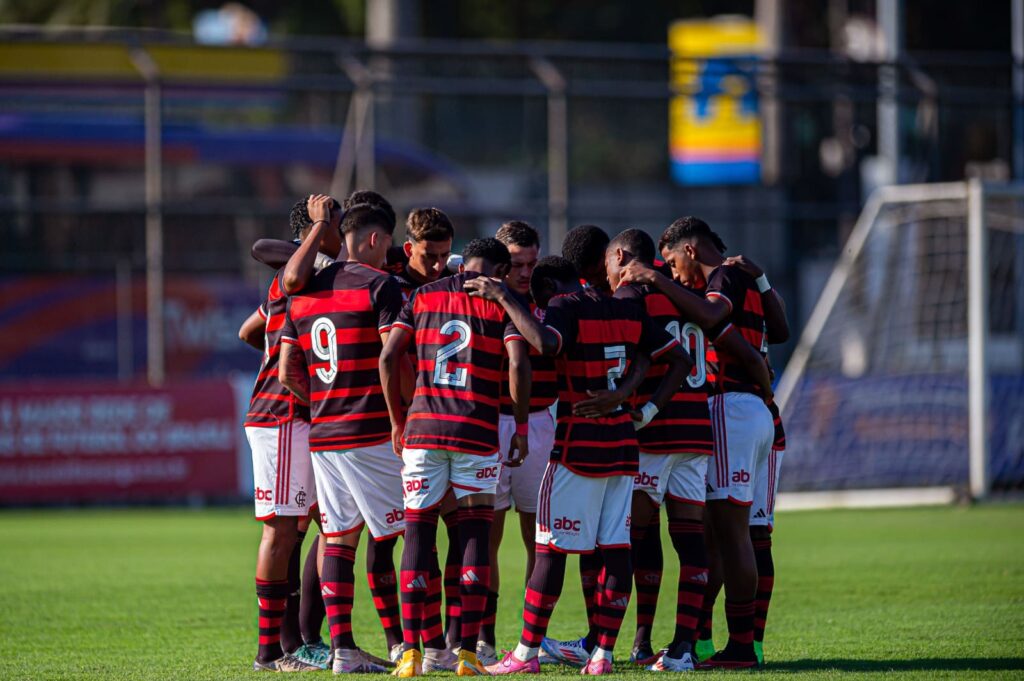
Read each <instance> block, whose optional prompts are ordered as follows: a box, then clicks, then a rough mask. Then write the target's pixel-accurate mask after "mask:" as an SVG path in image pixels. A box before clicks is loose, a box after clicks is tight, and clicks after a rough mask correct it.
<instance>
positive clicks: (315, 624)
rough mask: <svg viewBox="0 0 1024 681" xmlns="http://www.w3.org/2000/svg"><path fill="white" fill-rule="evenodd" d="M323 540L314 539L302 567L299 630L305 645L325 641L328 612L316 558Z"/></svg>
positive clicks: (318, 537)
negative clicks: (323, 629)
mask: <svg viewBox="0 0 1024 681" xmlns="http://www.w3.org/2000/svg"><path fill="white" fill-rule="evenodd" d="M321 541H323V538H322V537H321V536H320V535H317V536H316V537H314V538H313V542H312V544H310V546H309V551H308V552H307V553H306V562H305V564H304V565H303V566H302V598H301V599H300V600H299V629H300V630H301V632H302V640H303V642H305V643H319V642H320V641H322V640H323V637H322V636H321V634H320V630H321V629H322V628H323V626H324V619H325V618H326V617H327V610H326V609H325V608H324V597H323V596H321V595H320V573H319V572H318V571H317V566H316V557H317V553H318V552H319V550H320V542H321Z"/></svg>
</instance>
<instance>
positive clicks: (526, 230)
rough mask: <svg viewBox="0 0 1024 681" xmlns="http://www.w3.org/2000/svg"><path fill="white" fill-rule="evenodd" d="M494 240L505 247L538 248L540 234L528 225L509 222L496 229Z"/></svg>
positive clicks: (519, 221)
mask: <svg viewBox="0 0 1024 681" xmlns="http://www.w3.org/2000/svg"><path fill="white" fill-rule="evenodd" d="M494 238H495V239H497V240H498V241H500V242H501V243H503V244H505V245H506V246H519V247H520V248H529V247H530V246H537V247H538V248H539V247H540V234H538V233H537V230H535V229H534V228H533V227H531V226H530V225H529V223H526V222H523V221H522V220H509V221H508V222H506V223H505V224H503V225H502V226H501V227H499V228H498V232H497V233H496V234H495V235H494Z"/></svg>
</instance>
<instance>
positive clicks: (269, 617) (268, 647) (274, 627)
mask: <svg viewBox="0 0 1024 681" xmlns="http://www.w3.org/2000/svg"><path fill="white" fill-rule="evenodd" d="M256 603H257V605H258V607H259V621H258V626H259V649H258V650H257V652H256V659H257V660H259V661H260V662H271V661H273V660H276V659H278V658H279V657H281V655H283V654H284V651H282V650H281V620H282V619H284V610H285V607H286V606H287V603H288V580H287V579H281V580H277V581H268V580H264V579H259V578H257V579H256Z"/></svg>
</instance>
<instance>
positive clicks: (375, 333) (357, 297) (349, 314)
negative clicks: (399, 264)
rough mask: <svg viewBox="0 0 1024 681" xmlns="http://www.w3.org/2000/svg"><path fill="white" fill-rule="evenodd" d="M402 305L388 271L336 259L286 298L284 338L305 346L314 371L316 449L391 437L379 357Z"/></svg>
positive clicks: (312, 423)
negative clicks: (383, 340) (286, 309)
mask: <svg viewBox="0 0 1024 681" xmlns="http://www.w3.org/2000/svg"><path fill="white" fill-rule="evenodd" d="M401 309H402V291H401V290H400V289H399V287H398V283H397V282H395V280H394V279H392V278H391V277H390V276H388V274H387V273H386V272H382V271H380V270H376V269H374V268H372V267H369V266H368V265H363V264H361V263H354V262H341V263H335V264H334V265H331V266H330V267H328V268H326V269H324V270H323V271H322V272H321V273H320V274H318V275H316V276H315V277H313V279H312V280H310V282H309V285H308V286H307V287H306V288H304V289H303V290H302V291H301V292H299V293H297V294H295V295H293V296H291V297H290V298H289V299H288V311H287V314H286V316H285V321H284V329H283V331H282V342H284V343H292V344H295V345H298V346H299V347H301V348H302V350H303V352H304V353H305V357H306V367H307V369H308V370H309V401H310V411H311V414H310V416H311V418H310V428H309V448H310V450H312V451H327V450H347V449H356V448H358V447H368V446H370V445H376V444H381V443H383V442H387V441H388V440H389V439H390V438H391V419H390V417H389V415H388V407H387V403H386V402H385V401H384V389H383V388H382V387H381V383H380V371H379V368H378V362H379V361H380V352H381V349H382V347H383V346H382V344H381V338H380V335H381V334H382V333H385V332H387V331H390V330H391V325H392V324H393V323H394V321H395V319H397V318H398V315H399V313H400V312H401Z"/></svg>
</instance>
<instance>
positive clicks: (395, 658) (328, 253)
mask: <svg viewBox="0 0 1024 681" xmlns="http://www.w3.org/2000/svg"><path fill="white" fill-rule="evenodd" d="M290 222H291V227H292V231H293V235H294V237H295V241H294V242H290V243H289V242H283V241H276V240H261V241H260V242H257V244H256V245H255V246H254V249H253V252H254V256H255V257H257V258H258V259H260V260H262V261H263V262H265V263H266V264H268V265H271V266H273V267H277V268H279V269H278V271H277V273H276V275H275V276H274V279H273V281H272V283H271V285H270V287H269V291H268V292H267V296H266V299H265V301H264V302H263V304H262V305H261V306H260V308H259V309H258V310H257V311H256V312H254V313H253V315H252V316H251V317H250V318H249V319H248V320H246V322H245V323H244V324H243V326H242V328H241V330H240V332H239V335H240V337H241V338H242V339H243V340H245V341H246V342H248V343H249V344H251V345H253V346H254V347H257V348H259V349H261V350H263V351H264V355H263V363H262V365H261V367H260V372H259V374H258V376H257V380H256V384H255V387H254V389H253V396H252V401H251V403H250V407H249V412H248V414H247V417H246V423H245V430H246V435H247V437H248V440H249V443H250V446H251V448H252V456H253V473H254V483H255V498H256V502H255V503H256V517H257V519H258V520H260V521H262V522H263V524H264V525H263V528H264V529H263V537H262V540H261V543H260V547H259V552H258V556H257V565H256V593H257V600H258V604H259V625H258V626H259V647H258V652H257V655H256V660H255V662H254V669H256V670H266V671H282V672H292V671H313V670H317V669H326V668H332V669H333V671H334V673H336V674H340V673H373V672H380V673H383V672H388V671H390V672H391V673H392V674H393V675H394V676H399V677H412V676H419V675H421V674H423V673H427V672H432V671H454V672H455V673H456V674H457V675H459V676H487V675H492V674H494V675H497V674H515V673H539V672H540V671H541V665H542V664H545V663H552V664H566V665H572V666H576V667H579V668H581V670H582V673H584V674H595V675H596V674H610V673H612V671H613V670H612V659H613V650H614V648H615V644H616V639H617V637H618V634H619V631H620V629H621V627H622V623H623V619H624V617H625V614H626V609H627V606H628V604H629V601H630V598H631V596H632V592H633V587H634V583H635V586H636V600H637V609H636V619H637V622H636V624H637V630H636V637H635V639H634V643H633V648H632V654H631V656H630V661H631V662H633V663H636V664H638V665H643V666H644V667H646V668H647V669H649V670H651V671H677V672H684V671H692V670H694V669H731V668H750V667H756V666H759V665H760V664H763V651H762V642H763V640H764V628H765V620H766V617H767V612H768V606H769V601H770V599H771V594H772V587H773V582H774V566H773V563H772V552H771V531H772V522H773V515H774V500H775V493H776V490H777V486H778V471H779V464H780V462H781V458H782V452H783V449H784V448H785V436H784V434H783V431H782V424H781V420H780V418H779V413H778V410H777V408H775V406H774V404H773V402H772V391H771V381H772V373H771V368H770V366H769V364H768V361H767V345H768V343H778V342H782V341H784V340H786V338H788V334H789V330H788V326H787V323H786V318H785V311H784V307H783V303H782V300H781V298H780V297H779V296H778V294H777V293H776V292H775V291H774V289H772V288H771V286H770V285H769V284H768V282H767V278H766V277H765V275H764V273H763V272H762V271H761V270H760V269H759V268H758V267H757V265H755V264H754V263H753V262H751V261H749V260H747V259H744V258H742V257H736V258H726V256H725V255H724V253H725V250H726V249H725V245H724V244H723V243H722V240H721V239H720V238H719V236H718V235H717V234H716V233H715V232H714V231H712V230H711V228H710V227H709V226H708V225H707V224H706V223H704V222H703V221H701V220H699V219H697V218H694V217H685V218H680V219H679V220H676V221H675V222H673V223H672V224H671V225H670V226H669V227H668V228H667V229H666V230H665V231H664V233H663V234H662V236H661V238H660V241H659V243H658V244H657V245H656V244H655V243H654V241H653V240H652V239H651V237H650V236H648V235H647V234H646V233H645V232H643V231H641V230H638V229H627V230H625V231H623V232H621V233H619V234H618V235H616V236H614V237H612V238H609V236H608V235H607V234H606V233H605V232H604V231H603V230H601V229H600V228H598V227H596V226H593V225H582V226H579V227H576V228H575V229H573V230H572V231H571V232H570V233H569V234H568V235H567V237H566V239H565V241H564V243H563V244H562V257H557V256H548V257H544V258H540V257H539V252H540V246H541V244H540V238H539V235H538V233H537V232H536V230H534V229H533V228H532V227H531V226H530V225H528V224H527V223H525V222H521V221H511V222H507V223H505V224H503V225H502V226H501V227H500V229H498V231H497V233H496V235H495V237H493V238H483V239H474V240H473V241H471V242H469V243H468V244H467V245H466V247H465V248H464V249H463V251H462V253H461V257H458V256H456V257H452V254H451V249H452V241H453V239H454V236H455V230H454V227H453V225H452V222H451V220H450V219H449V218H448V216H447V215H445V213H444V212H443V211H440V210H438V209H436V208H425V209H416V210H413V211H412V212H411V213H410V214H409V216H408V219H407V221H406V234H407V238H406V242H405V243H404V244H403V245H402V246H401V247H393V245H392V235H393V233H394V230H395V226H396V215H395V211H394V209H393V208H392V206H391V205H390V203H389V202H388V201H387V200H386V199H385V198H384V197H383V196H381V195H380V194H377V193H375V192H370V191H358V192H355V193H353V194H352V195H351V196H349V197H348V198H347V199H346V200H345V201H344V202H342V203H341V204H339V203H338V202H337V201H335V200H334V199H332V198H330V197H328V196H322V195H314V196H310V197H309V198H308V199H307V200H304V201H300V202H298V203H296V204H295V206H294V207H293V209H292V212H291V216H290ZM512 507H515V510H516V512H517V514H518V516H519V523H518V526H519V528H520V534H521V538H522V541H523V544H524V546H525V548H526V556H527V566H526V574H527V584H526V598H525V603H524V604H523V605H522V613H523V614H522V618H523V629H522V634H521V636H520V639H519V641H518V643H517V644H516V645H515V646H514V647H513V649H512V650H509V651H506V652H504V653H503V654H502V655H500V656H499V655H498V653H497V650H498V648H497V641H495V618H496V614H497V610H498V600H499V598H498V594H499V583H500V582H499V580H500V574H499V565H498V561H497V552H498V548H499V546H500V544H501V542H502V540H503V531H504V529H505V516H506V514H507V512H508V511H509V510H511V508H512ZM662 507H664V508H665V510H666V515H667V518H668V534H669V536H670V537H671V542H672V546H673V548H674V549H675V552H676V554H677V557H678V560H679V566H680V569H679V583H678V586H677V606H676V613H675V632H674V636H673V638H672V640H671V642H669V643H668V645H666V646H664V647H660V648H659V649H655V647H654V646H653V645H652V642H651V632H652V626H653V622H654V618H655V611H656V605H657V600H658V594H659V592H660V587H661V576H662V569H663V562H664V554H663V550H662V543H661V537H662V535H661V520H660V516H661V508H662ZM442 520H443V521H444V524H445V528H446V532H447V534H448V547H449V548H448V553H447V555H446V556H445V558H444V565H443V568H442V565H441V560H440V557H439V555H438V551H437V541H436V540H437V531H438V524H439V521H442ZM311 522H316V523H317V524H318V525H319V529H320V532H319V535H318V537H317V539H316V540H315V541H313V543H312V545H311V546H310V547H309V549H308V553H307V557H306V559H305V564H304V565H303V563H302V553H303V547H302V544H303V538H304V537H305V534H306V531H307V530H308V527H309V525H310V523H311ZM364 528H365V530H366V534H367V535H368V536H367V540H366V572H367V580H368V583H369V587H370V592H371V594H372V597H373V603H374V607H375V608H376V610H377V613H378V615H379V618H380V622H381V626H382V628H383V632H384V636H385V639H386V644H387V649H388V651H389V656H388V658H389V659H383V658H378V657H376V656H374V655H371V654H370V653H368V652H366V651H364V650H362V649H361V648H360V647H359V646H358V645H357V644H356V642H355V640H354V638H353V634H352V608H353V594H354V586H355V561H356V549H357V547H358V544H359V540H360V536H361V535H362V534H363V530H364ZM399 536H402V537H404V541H403V546H402V550H401V555H400V559H399V565H398V567H397V569H396V566H395V548H396V546H397V541H398V537H399ZM569 554H578V555H579V570H580V578H581V583H582V585H583V597H584V600H585V603H586V612H587V622H586V623H585V625H586V628H587V633H586V634H585V635H584V636H581V637H580V638H579V639H576V640H570V641H557V640H553V639H551V638H548V637H547V636H546V634H547V629H548V623H549V621H550V619H551V616H552V613H553V611H554V609H555V605H556V603H557V602H558V600H559V597H560V596H561V591H562V585H563V582H564V577H565V569H566V558H567V556H568V555H569ZM723 586H724V589H725V612H726V619H727V626H728V631H729V640H728V644H727V645H726V647H725V648H724V649H722V650H720V651H718V652H715V650H714V645H713V643H712V640H711V638H712V637H711V631H712V622H711V613H712V611H713V609H714V604H715V601H716V600H717V597H718V594H719V592H720V591H721V590H722V588H723ZM515 606H516V607H517V609H518V603H517V604H515ZM325 618H326V619H327V622H328V629H329V631H330V641H329V642H326V643H325V642H324V641H322V640H321V636H320V631H321V627H322V624H323V621H324V619H325ZM580 626H581V628H582V627H583V626H584V623H583V622H581V623H580Z"/></svg>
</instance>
